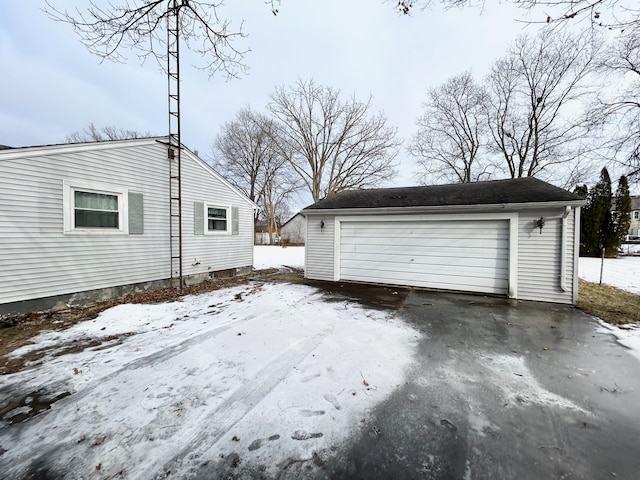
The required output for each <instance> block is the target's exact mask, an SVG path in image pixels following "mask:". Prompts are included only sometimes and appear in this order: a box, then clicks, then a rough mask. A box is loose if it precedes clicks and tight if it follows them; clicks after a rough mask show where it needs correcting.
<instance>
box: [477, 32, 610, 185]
mask: <svg viewBox="0 0 640 480" xmlns="http://www.w3.org/2000/svg"><path fill="white" fill-rule="evenodd" d="M596 50H597V49H596V47H595V46H594V43H593V42H592V41H591V37H590V36H588V35H582V36H571V35H568V34H562V33H557V32H556V33H552V32H550V31H542V32H540V34H539V35H538V36H536V37H531V36H527V35H524V36H521V37H519V38H518V39H517V40H516V42H515V43H514V44H513V46H512V48H511V49H510V51H509V53H508V54H507V55H506V56H505V57H504V58H502V59H501V60H499V61H498V62H496V63H495V64H494V66H493V67H492V69H491V73H490V75H489V77H488V80H487V89H488V91H489V107H488V120H489V127H490V131H491V136H492V139H493V141H492V143H491V147H492V149H493V150H494V151H495V152H496V153H498V154H499V155H500V156H501V157H502V159H503V161H504V165H505V167H506V170H507V172H508V174H509V175H510V176H511V177H512V178H518V177H527V176H539V175H541V173H542V172H543V170H548V169H549V168H550V167H552V166H555V165H560V164H565V163H567V162H570V161H572V160H574V159H577V158H579V156H580V155H581V153H583V152H582V150H581V149H582V148H583V145H582V141H583V140H584V139H585V136H586V134H587V132H588V129H587V122H585V121H584V119H581V118H580V117H581V115H580V113H581V110H580V109H581V105H582V103H581V102H582V101H583V100H584V98H585V95H587V94H588V93H589V88H588V82H586V81H585V79H586V77H587V75H588V74H589V73H590V72H591V71H592V70H593V67H594V59H595V55H596Z"/></svg>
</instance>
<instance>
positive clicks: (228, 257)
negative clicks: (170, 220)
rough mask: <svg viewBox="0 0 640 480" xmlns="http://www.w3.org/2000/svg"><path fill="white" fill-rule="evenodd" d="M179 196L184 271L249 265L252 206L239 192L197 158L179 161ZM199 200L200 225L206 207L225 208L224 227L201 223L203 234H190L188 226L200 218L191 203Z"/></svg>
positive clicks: (250, 261) (198, 272)
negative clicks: (210, 227)
mask: <svg viewBox="0 0 640 480" xmlns="http://www.w3.org/2000/svg"><path fill="white" fill-rule="evenodd" d="M182 197H183V198H182V204H183V211H182V215H183V218H182V221H183V226H184V228H183V231H184V232H185V235H184V238H183V240H182V256H183V273H184V275H195V274H201V273H206V272H212V271H217V270H228V269H232V268H238V267H251V266H252V265H253V208H252V206H251V204H250V203H249V201H248V200H247V199H246V197H242V196H240V195H239V194H238V191H237V190H235V189H234V188H233V187H231V186H230V185H229V184H228V183H227V182H225V181H224V180H222V179H221V178H220V177H218V176H217V175H215V174H213V172H212V171H211V169H210V168H209V167H208V166H207V165H206V164H205V163H204V162H202V161H200V160H196V161H189V162H183V165H182ZM199 203H202V205H203V216H204V217H203V221H202V223H201V224H202V225H204V220H205V219H206V218H207V217H208V208H207V207H212V208H225V209H226V212H227V230H225V231H223V232H215V231H207V228H206V226H205V229H204V233H205V235H196V234H192V233H191V232H193V231H194V229H193V228H192V226H194V225H197V223H198V222H201V220H200V218H194V214H196V213H198V212H197V208H194V207H193V206H194V205H196V204H199ZM185 206H188V207H185ZM234 207H236V208H237V209H238V214H237V219H238V220H237V231H238V234H237V235H234V234H233V210H234Z"/></svg>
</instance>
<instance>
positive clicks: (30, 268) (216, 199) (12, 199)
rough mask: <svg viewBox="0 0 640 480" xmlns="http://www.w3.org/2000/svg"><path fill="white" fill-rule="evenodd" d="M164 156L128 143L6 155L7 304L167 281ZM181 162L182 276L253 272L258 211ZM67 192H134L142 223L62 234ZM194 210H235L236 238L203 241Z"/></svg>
mask: <svg viewBox="0 0 640 480" xmlns="http://www.w3.org/2000/svg"><path fill="white" fill-rule="evenodd" d="M166 148H167V147H166V145H164V144H161V143H159V142H156V141H155V140H131V141H122V142H104V143H99V144H87V145H75V146H74V145H68V146H56V147H42V148H40V147H36V148H28V149H17V150H14V151H12V150H7V151H3V152H0V265H2V268H0V304H2V303H10V302H17V301H21V300H29V299H35V298H43V297H48V296H54V295H63V294H70V293H74V292H82V291H87V290H94V289H101V288H108V287H115V286H120V285H128V284H134V283H142V282H149V281H155V280H163V279H167V278H169V277H170V269H171V264H170V252H169V218H170V217H169V193H168V185H169V171H168V161H167V149H166ZM182 161H183V164H182V172H183V188H182V197H183V202H182V210H183V237H184V241H183V264H184V274H185V275H191V274H194V273H203V272H206V271H213V270H223V269H231V268H236V267H244V266H251V264H252V263H253V205H252V204H251V203H250V202H249V201H248V200H247V199H246V197H244V196H242V195H241V194H239V192H238V191H237V190H234V189H232V188H231V187H230V186H229V184H227V183H226V182H225V181H224V180H222V179H221V178H220V177H218V176H217V175H216V174H215V173H213V172H212V171H211V170H210V169H209V168H208V167H207V166H206V165H205V164H204V163H203V162H202V161H201V160H199V159H197V158H196V157H194V156H193V155H191V154H190V153H189V152H188V151H186V150H185V154H184V155H183V157H182ZM65 183H68V184H69V185H78V186H83V185H105V184H106V185H112V186H117V187H118V188H120V189H121V190H120V191H121V192H123V194H124V192H135V195H138V197H137V199H135V200H134V202H135V203H136V207H134V208H135V212H131V213H133V214H134V215H135V218H131V217H128V215H125V217H124V218H123V220H122V222H123V223H122V227H125V228H130V227H131V226H132V225H134V226H135V231H130V232H129V234H128V235H126V234H119V235H113V234H112V235H108V234H103V235H102V234H96V233H95V232H74V233H73V234H65V225H64V223H65V222H64V220H65V210H64V205H65V203H64V201H63V197H64V196H65V195H64V185H65ZM127 198H128V199H129V202H130V203H132V202H131V199H132V197H131V195H130V196H129V197H127V196H123V200H124V203H125V204H126V203H127V201H126V200H127ZM195 201H201V202H202V201H206V202H211V203H212V204H214V203H215V204H223V205H235V206H237V207H238V208H239V215H238V216H239V235H233V236H232V235H211V236H206V235H201V236H197V237H196V236H195V235H194V234H193V233H192V232H193V229H192V225H193V221H194V210H193V208H192V206H193V204H194V202H195ZM123 213H125V212H124V211H123ZM127 219H128V220H127ZM194 258H195V259H198V261H200V262H201V263H200V264H199V265H196V266H194V265H192V263H195V262H194V261H193V259H194Z"/></svg>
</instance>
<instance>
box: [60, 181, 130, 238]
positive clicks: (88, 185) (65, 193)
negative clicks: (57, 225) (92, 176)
mask: <svg viewBox="0 0 640 480" xmlns="http://www.w3.org/2000/svg"><path fill="white" fill-rule="evenodd" d="M62 187H63V188H62V205H63V209H64V234H65V235H127V234H128V233H129V222H128V218H129V215H128V207H129V206H128V195H129V191H128V189H126V188H121V187H116V186H113V185H106V184H103V183H93V182H85V181H69V180H64V181H63V182H62ZM76 191H82V192H91V193H102V194H106V195H115V196H117V197H118V225H119V226H120V228H75V224H74V218H75V215H74V193H75V192H76Z"/></svg>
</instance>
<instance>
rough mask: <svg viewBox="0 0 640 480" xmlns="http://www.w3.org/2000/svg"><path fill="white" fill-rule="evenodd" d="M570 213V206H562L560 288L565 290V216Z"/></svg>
mask: <svg viewBox="0 0 640 480" xmlns="http://www.w3.org/2000/svg"><path fill="white" fill-rule="evenodd" d="M570 213H571V207H570V206H569V205H567V206H566V207H564V213H563V214H562V243H561V245H562V246H561V248H560V255H561V256H560V289H561V290H562V291H563V292H566V291H567V217H568V216H569V214H570Z"/></svg>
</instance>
